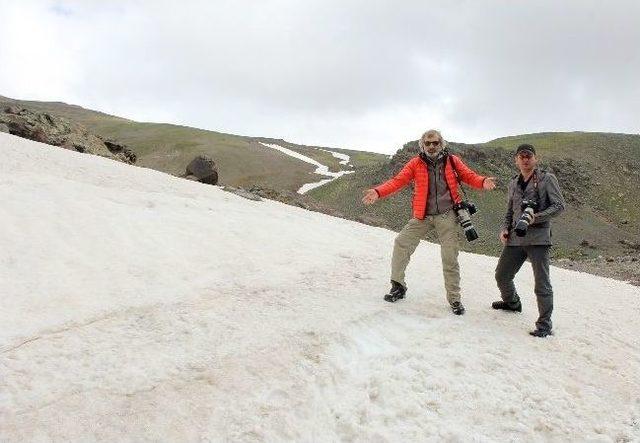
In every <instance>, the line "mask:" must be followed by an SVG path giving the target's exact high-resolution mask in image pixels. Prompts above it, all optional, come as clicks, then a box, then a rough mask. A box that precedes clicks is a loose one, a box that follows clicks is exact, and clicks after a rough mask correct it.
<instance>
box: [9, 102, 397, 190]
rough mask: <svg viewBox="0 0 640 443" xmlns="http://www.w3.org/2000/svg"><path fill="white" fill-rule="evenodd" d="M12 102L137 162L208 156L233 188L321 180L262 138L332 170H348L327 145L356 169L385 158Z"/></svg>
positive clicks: (160, 165)
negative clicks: (125, 149)
mask: <svg viewBox="0 0 640 443" xmlns="http://www.w3.org/2000/svg"><path fill="white" fill-rule="evenodd" d="M11 105H18V106H22V107H24V108H27V109H33V110H36V111H41V112H48V113H51V114H52V115H56V116H60V117H63V118H66V119H69V120H71V121H75V122H77V123H80V124H82V125H84V126H85V127H87V128H88V129H89V130H91V131H92V132H94V133H96V134H98V135H99V136H101V137H104V138H108V139H115V140H118V141H120V142H122V143H124V144H126V145H127V146H130V147H131V149H132V150H133V151H134V152H135V153H136V156H137V162H136V164H137V165H138V166H142V167H148V168H151V169H156V170H159V171H163V172H167V173H170V174H173V175H181V174H183V173H184V169H185V167H186V165H187V164H188V163H189V162H190V161H191V160H192V159H193V158H194V157H195V156H197V155H208V156H210V157H212V158H213V159H214V160H215V162H216V164H217V166H218V169H219V174H220V183H221V184H225V185H231V186H242V187H251V186H254V185H258V186H261V187H266V188H272V189H283V190H289V191H295V190H297V189H299V188H300V187H301V186H302V185H303V184H305V183H309V182H313V181H317V180H318V177H319V176H318V175H317V174H314V170H315V168H314V167H313V166H312V165H310V164H308V163H304V162H301V161H299V160H297V159H294V158H291V157H289V156H287V155H285V154H283V153H280V152H278V151H276V150H273V149H269V148H265V147H264V146H263V145H261V142H262V143H277V144H281V145H282V146H284V147H287V148H288V149H291V150H294V151H298V152H299V153H301V154H303V155H305V156H308V157H311V158H313V159H315V160H317V161H318V162H320V163H322V164H324V165H327V166H328V167H329V169H330V170H331V171H334V172H337V171H340V170H343V169H344V168H343V166H342V165H340V163H339V160H338V159H337V158H335V157H334V156H333V155H331V153H329V152H326V150H328V149H331V150H332V151H338V152H342V153H345V154H348V155H350V157H351V161H350V163H351V164H352V165H353V167H354V169H357V168H359V167H360V166H362V165H366V164H369V163H371V162H375V161H376V160H380V159H383V158H385V157H386V156H384V155H382V154H375V153H365V152H361V151H351V150H347V149H336V148H325V147H318V146H305V145H300V144H295V143H290V142H286V141H284V140H281V139H274V138H265V137H248V136H240V135H234V134H225V133H221V132H215V131H208V130H203V129H198V128H191V127H187V126H180V125H172V124H164V123H141V122H136V121H133V120H128V119H125V118H121V117H117V116H113V115H109V114H105V113H102V112H99V111H93V110H89V109H84V108H82V107H80V106H76V105H69V104H66V103H61V102H38V101H26V100H16V99H11V98H7V97H2V96H0V106H11ZM319 148H322V149H319ZM323 149H324V150H323Z"/></svg>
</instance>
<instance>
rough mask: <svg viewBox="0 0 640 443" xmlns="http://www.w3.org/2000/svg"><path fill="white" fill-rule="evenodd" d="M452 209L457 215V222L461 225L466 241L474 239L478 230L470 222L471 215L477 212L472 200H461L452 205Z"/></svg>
mask: <svg viewBox="0 0 640 443" xmlns="http://www.w3.org/2000/svg"><path fill="white" fill-rule="evenodd" d="M453 210H454V211H455V213H456V216H457V217H458V223H460V226H462V230H463V231H464V236H465V237H466V238H467V241H470V242H471V241H474V240H476V239H477V238H478V232H477V231H476V228H474V227H473V224H472V223H471V216H472V215H473V214H475V213H476V212H478V210H477V208H476V205H474V204H473V203H472V202H466V201H461V202H460V203H456V204H455V205H454V206H453Z"/></svg>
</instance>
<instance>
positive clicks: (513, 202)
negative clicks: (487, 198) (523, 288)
mask: <svg viewBox="0 0 640 443" xmlns="http://www.w3.org/2000/svg"><path fill="white" fill-rule="evenodd" d="M515 160H516V165H517V166H518V169H520V174H518V175H516V176H514V177H513V179H512V180H511V182H510V183H509V188H508V194H507V196H508V205H507V213H506V216H505V219H504V224H503V226H502V230H501V232H500V241H501V242H502V243H503V244H504V248H503V249H502V254H501V255H500V260H499V261H498V265H497V267H496V282H497V284H498V288H499V289H500V294H501V296H502V300H501V301H497V302H494V303H493V304H492V307H493V309H501V310H504V311H515V312H522V303H521V302H520V297H519V296H518V294H517V292H516V288H515V285H514V284H513V279H514V277H515V275H516V273H517V272H518V271H519V270H520V268H521V267H522V265H523V263H524V262H525V261H526V259H527V258H528V259H529V260H530V261H531V266H532V267H533V275H534V278H535V288H534V292H535V294H536V299H537V302H538V313H539V318H538V321H536V329H535V330H533V331H531V332H530V334H531V335H533V336H535V337H546V336H547V335H550V334H551V333H552V332H551V331H552V324H551V312H552V311H553V289H552V288H551V281H550V278H549V249H550V247H551V223H550V220H551V218H552V217H555V216H557V215H558V214H560V213H561V212H562V211H563V210H564V198H563V197H562V193H561V191H560V186H559V184H558V179H557V178H556V177H555V175H553V174H551V173H550V172H545V171H541V170H540V169H538V167H537V163H538V160H537V158H536V150H535V148H534V147H533V146H532V145H529V144H523V145H520V146H518V149H517V150H516V159H515Z"/></svg>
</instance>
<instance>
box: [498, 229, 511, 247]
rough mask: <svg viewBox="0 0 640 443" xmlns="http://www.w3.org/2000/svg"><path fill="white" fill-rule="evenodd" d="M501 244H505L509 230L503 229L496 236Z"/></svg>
mask: <svg viewBox="0 0 640 443" xmlns="http://www.w3.org/2000/svg"><path fill="white" fill-rule="evenodd" d="M498 238H499V239H500V241H501V242H502V244H503V245H506V244H507V240H508V239H509V230H508V229H503V230H502V231H500V235H499V236H498Z"/></svg>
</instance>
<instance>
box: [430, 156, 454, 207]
mask: <svg viewBox="0 0 640 443" xmlns="http://www.w3.org/2000/svg"><path fill="white" fill-rule="evenodd" d="M447 160H448V157H447V156H446V155H444V156H443V155H439V156H438V157H436V158H430V157H427V158H426V159H423V161H424V162H425V163H426V164H427V170H428V172H429V198H428V199H427V211H426V213H425V214H426V215H437V214H444V213H445V212H449V211H450V210H451V208H453V199H452V198H451V192H450V191H449V185H447V181H446V179H445V173H444V167H445V164H446V162H447Z"/></svg>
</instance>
